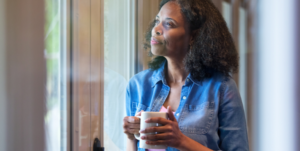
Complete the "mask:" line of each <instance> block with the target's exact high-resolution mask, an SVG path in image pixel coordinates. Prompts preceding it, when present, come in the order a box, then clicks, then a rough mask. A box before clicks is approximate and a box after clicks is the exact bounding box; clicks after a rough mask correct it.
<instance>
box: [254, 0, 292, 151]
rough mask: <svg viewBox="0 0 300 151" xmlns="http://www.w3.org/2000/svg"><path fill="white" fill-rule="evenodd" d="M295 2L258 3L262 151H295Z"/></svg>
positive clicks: (260, 137)
mask: <svg viewBox="0 0 300 151" xmlns="http://www.w3.org/2000/svg"><path fill="white" fill-rule="evenodd" d="M295 3H296V0H287V1H273V0H265V1H259V3H258V6H259V8H258V12H259V18H258V22H259V23H258V27H259V31H258V33H259V35H258V43H259V47H258V62H259V63H258V64H259V65H258V69H259V70H258V77H259V81H258V92H259V94H258V102H259V104H258V108H259V110H258V115H259V117H258V120H259V121H258V122H259V125H258V128H259V131H258V136H259V139H258V140H257V143H258V144H259V149H258V150H260V151H265V150H273V151H275V150H276V151H282V150H289V151H295V150H296V148H295V143H296V142H295V139H296V138H295V135H296V134H295V130H296V128H295V125H296V123H295V119H296V116H297V115H296V112H295V111H294V107H295V105H296V104H295V102H296V98H295V97H294V96H296V95H295V91H294V89H295V88H296V84H295V80H296V78H297V77H295V74H296V73H295V69H296V60H295V59H294V56H295V55H296V48H295V46H296V44H295V41H294V38H296V33H295V31H296V29H297V27H296V23H295V19H296V17H297V16H296V15H297V14H295V12H294V10H295V9H296V7H294V6H295Z"/></svg>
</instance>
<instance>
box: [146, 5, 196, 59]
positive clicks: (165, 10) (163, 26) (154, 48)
mask: <svg viewBox="0 0 300 151" xmlns="http://www.w3.org/2000/svg"><path fill="white" fill-rule="evenodd" d="M190 39H191V36H190V30H189V24H188V22H187V21H186V19H185V17H184V16H183V15H182V14H181V11H180V6H179V5H178V4H177V3H175V2H168V3H166V4H165V5H164V6H163V7H162V8H161V10H160V11H159V13H158V15H157V16H156V24H155V26H154V28H153V29H152V38H151V52H152V53H153V54H154V55H157V56H165V57H175V58H177V57H184V56H185V54H186V53H187V51H188V45H189V42H190Z"/></svg>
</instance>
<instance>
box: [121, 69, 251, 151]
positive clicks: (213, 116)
mask: <svg viewBox="0 0 300 151" xmlns="http://www.w3.org/2000/svg"><path fill="white" fill-rule="evenodd" d="M165 64H166V63H164V64H162V65H161V67H160V68H159V69H157V70H151V69H148V70H145V71H142V72H140V73H138V74H137V75H135V76H133V77H132V78H131V79H130V81H129V84H128V86H127V94H126V112H127V116H135V114H136V113H137V112H139V111H141V110H144V111H154V112H159V110H160V108H161V107H162V105H163V104H164V102H165V100H166V98H167V96H168V94H169V92H170V87H169V86H168V85H167V82H166V79H165V76H164V72H163V71H164V68H165ZM174 115H175V117H176V119H177V121H178V125H179V128H180V130H181V132H182V133H183V134H184V135H186V136H188V137H189V138H191V139H193V140H195V141H197V142H199V143H200V144H202V145H204V146H206V147H208V148H210V149H212V150H216V151H248V150H249V146H248V136H247V126H246V120H245V115H244V109H243V104H242V101H241V97H240V94H239V91H238V89H237V86H236V84H235V82H234V80H233V79H232V78H231V77H226V76H224V75H222V74H220V73H215V74H214V75H213V77H211V78H207V79H204V80H203V81H202V82H200V81H197V80H196V79H194V78H193V77H192V76H191V75H188V77H187V78H186V81H185V84H184V85H183V86H182V90H181V98H180V104H179V106H178V108H177V110H176V112H175V114H174ZM137 148H138V151H145V149H141V148H139V142H138V143H137ZM166 151H178V149H175V148H171V147H168V148H167V149H166Z"/></svg>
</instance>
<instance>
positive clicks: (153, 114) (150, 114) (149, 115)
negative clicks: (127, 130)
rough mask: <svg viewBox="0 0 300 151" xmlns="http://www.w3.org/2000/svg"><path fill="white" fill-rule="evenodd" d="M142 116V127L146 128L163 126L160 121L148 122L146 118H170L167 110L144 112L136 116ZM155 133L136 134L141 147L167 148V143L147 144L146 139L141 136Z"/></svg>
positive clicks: (142, 128)
mask: <svg viewBox="0 0 300 151" xmlns="http://www.w3.org/2000/svg"><path fill="white" fill-rule="evenodd" d="M136 117H138V118H140V121H141V122H140V129H141V130H144V129H146V128H149V127H155V126H162V125H161V124H159V123H146V122H145V120H146V119H149V118H152V117H161V118H165V119H168V114H167V113H166V112H142V113H141V116H136ZM155 134H157V133H156V132H155V133H141V134H134V136H135V138H136V139H138V140H140V145H139V147H140V148H145V149H166V148H167V146H166V145H148V144H146V140H142V139H141V137H142V136H144V135H155Z"/></svg>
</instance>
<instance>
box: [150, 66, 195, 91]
mask: <svg viewBox="0 0 300 151" xmlns="http://www.w3.org/2000/svg"><path fill="white" fill-rule="evenodd" d="M166 62H167V61H165V62H163V63H162V64H161V66H160V67H159V68H158V69H157V70H155V71H154V73H153V75H152V87H154V86H155V85H156V84H157V83H158V82H160V81H161V82H162V83H163V84H165V85H167V82H166V78H165V72H164V69H165V66H166ZM187 79H189V80H190V81H191V82H193V83H195V84H197V85H201V82H200V81H198V80H196V79H194V78H193V77H192V75H191V73H190V74H189V75H188V76H187ZM188 83H189V82H188V81H187V80H186V83H185V85H188Z"/></svg>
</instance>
